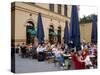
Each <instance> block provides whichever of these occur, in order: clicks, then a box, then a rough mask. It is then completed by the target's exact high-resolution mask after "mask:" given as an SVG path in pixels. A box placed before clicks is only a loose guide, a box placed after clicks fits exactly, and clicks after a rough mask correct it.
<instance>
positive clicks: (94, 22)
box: [91, 15, 97, 44]
mask: <svg viewBox="0 0 100 75" xmlns="http://www.w3.org/2000/svg"><path fill="white" fill-rule="evenodd" d="M91 42H92V43H95V44H96V43H97V16H96V15H92V33H91Z"/></svg>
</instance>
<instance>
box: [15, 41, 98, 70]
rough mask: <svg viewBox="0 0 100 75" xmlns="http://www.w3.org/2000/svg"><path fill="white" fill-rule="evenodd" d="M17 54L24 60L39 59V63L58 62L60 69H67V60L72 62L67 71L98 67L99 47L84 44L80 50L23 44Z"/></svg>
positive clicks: (66, 46)
mask: <svg viewBox="0 0 100 75" xmlns="http://www.w3.org/2000/svg"><path fill="white" fill-rule="evenodd" d="M16 53H19V56H21V57H22V58H27V57H32V59H37V60H38V61H49V60H51V59H53V61H52V62H55V60H56V61H57V62H59V66H60V67H65V66H66V60H67V61H70V63H67V69H69V67H71V66H73V69H90V68H96V67H97V45H96V44H92V43H84V42H82V43H81V49H80V50H76V49H75V48H71V47H69V46H68V45H67V44H60V43H54V44H50V43H43V44H38V46H35V45H34V44H27V45H26V44H25V43H22V44H21V45H19V44H18V45H17V46H16ZM65 55H66V56H65ZM67 55H69V56H67ZM66 58H67V59H66ZM68 59H69V60H68Z"/></svg>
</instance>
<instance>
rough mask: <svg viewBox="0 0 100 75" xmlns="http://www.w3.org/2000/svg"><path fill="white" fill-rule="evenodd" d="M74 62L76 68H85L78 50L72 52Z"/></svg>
mask: <svg viewBox="0 0 100 75" xmlns="http://www.w3.org/2000/svg"><path fill="white" fill-rule="evenodd" d="M71 57H72V64H73V66H74V69H84V61H82V57H81V55H80V54H79V53H78V52H74V51H72V52H71Z"/></svg>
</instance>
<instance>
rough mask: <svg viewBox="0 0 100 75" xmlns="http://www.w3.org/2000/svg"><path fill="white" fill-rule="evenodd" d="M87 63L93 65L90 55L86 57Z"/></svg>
mask: <svg viewBox="0 0 100 75" xmlns="http://www.w3.org/2000/svg"><path fill="white" fill-rule="evenodd" d="M84 61H85V65H92V62H91V60H90V57H89V55H88V56H87V57H86V58H85V60H84Z"/></svg>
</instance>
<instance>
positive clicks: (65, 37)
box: [64, 21, 69, 44]
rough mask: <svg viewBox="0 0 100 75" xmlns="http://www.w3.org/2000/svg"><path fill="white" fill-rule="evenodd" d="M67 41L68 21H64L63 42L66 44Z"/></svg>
mask: <svg viewBox="0 0 100 75" xmlns="http://www.w3.org/2000/svg"><path fill="white" fill-rule="evenodd" d="M68 42H69V31H68V22H67V21H66V22H65V29H64V43H66V44H68Z"/></svg>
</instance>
